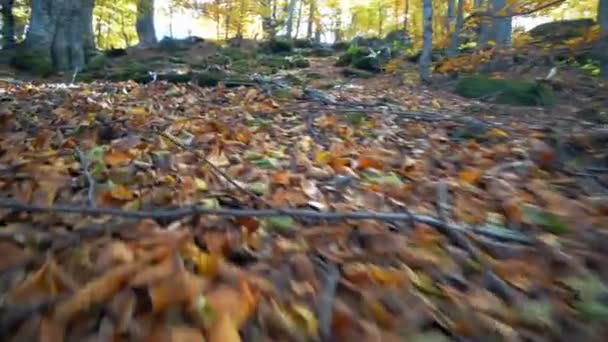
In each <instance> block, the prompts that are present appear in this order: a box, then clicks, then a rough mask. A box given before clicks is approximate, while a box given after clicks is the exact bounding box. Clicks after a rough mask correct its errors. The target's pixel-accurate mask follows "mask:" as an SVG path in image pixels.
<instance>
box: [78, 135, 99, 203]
mask: <svg viewBox="0 0 608 342" xmlns="http://www.w3.org/2000/svg"><path fill="white" fill-rule="evenodd" d="M76 153H78V159H79V160H80V165H81V167H82V172H83V173H84V175H85V177H86V178H87V183H88V184H87V185H88V191H87V201H88V203H89V206H91V207H92V208H95V206H96V203H95V179H94V178H93V175H92V174H91V172H90V171H89V160H88V159H87V157H86V156H85V155H84V153H83V152H82V151H81V150H80V149H79V148H78V147H77V148H76Z"/></svg>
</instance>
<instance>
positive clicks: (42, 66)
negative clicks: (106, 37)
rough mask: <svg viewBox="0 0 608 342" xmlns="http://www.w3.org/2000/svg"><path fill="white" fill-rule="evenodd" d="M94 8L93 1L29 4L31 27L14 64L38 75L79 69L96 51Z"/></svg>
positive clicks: (33, 1)
mask: <svg viewBox="0 0 608 342" xmlns="http://www.w3.org/2000/svg"><path fill="white" fill-rule="evenodd" d="M94 5H95V1H94V0H31V13H30V24H29V28H28V31H27V34H26V38H25V41H24V42H23V43H22V44H21V46H20V49H19V52H20V53H19V57H17V58H20V59H21V61H17V62H18V63H21V64H22V66H23V67H26V68H28V67H30V68H32V69H33V70H36V69H38V70H39V71H43V70H45V71H47V70H49V69H50V70H74V69H80V68H82V67H83V66H84V65H85V64H86V62H87V59H88V57H89V56H90V54H91V52H92V51H93V50H94V49H95V42H94V38H93V7H94ZM28 63H30V64H31V65H29V66H28Z"/></svg>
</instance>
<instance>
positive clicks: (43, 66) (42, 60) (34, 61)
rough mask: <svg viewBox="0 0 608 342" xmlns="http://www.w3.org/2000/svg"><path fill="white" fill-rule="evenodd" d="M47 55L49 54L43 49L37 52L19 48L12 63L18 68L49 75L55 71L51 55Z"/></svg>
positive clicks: (40, 74) (45, 75) (39, 74)
mask: <svg viewBox="0 0 608 342" xmlns="http://www.w3.org/2000/svg"><path fill="white" fill-rule="evenodd" d="M47 56H48V54H47V53H44V52H43V51H42V52H38V53H37V52H36V51H29V50H26V49H21V48H18V49H17V50H16V51H15V55H14V57H13V60H12V63H11V64H12V65H13V66H14V67H15V68H17V69H20V70H26V71H29V72H32V73H34V74H36V75H38V76H41V77H47V76H50V75H51V74H53V72H54V71H55V70H54V67H53V62H52V61H51V58H50V56H48V57H47Z"/></svg>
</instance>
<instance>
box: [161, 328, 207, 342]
mask: <svg viewBox="0 0 608 342" xmlns="http://www.w3.org/2000/svg"><path fill="white" fill-rule="evenodd" d="M168 342H205V337H204V336H203V334H202V333H201V331H200V330H199V329H195V328H191V327H188V326H185V325H178V326H172V327H170V328H169V341H168Z"/></svg>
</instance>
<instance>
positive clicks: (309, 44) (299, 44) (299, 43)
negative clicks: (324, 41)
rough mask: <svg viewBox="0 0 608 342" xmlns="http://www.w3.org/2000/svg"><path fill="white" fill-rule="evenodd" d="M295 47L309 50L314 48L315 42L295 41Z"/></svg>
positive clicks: (306, 40)
mask: <svg viewBox="0 0 608 342" xmlns="http://www.w3.org/2000/svg"><path fill="white" fill-rule="evenodd" d="M293 46H294V47H296V48H299V49H307V48H312V47H313V46H314V42H313V41H312V40H310V39H295V40H294V41H293Z"/></svg>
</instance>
